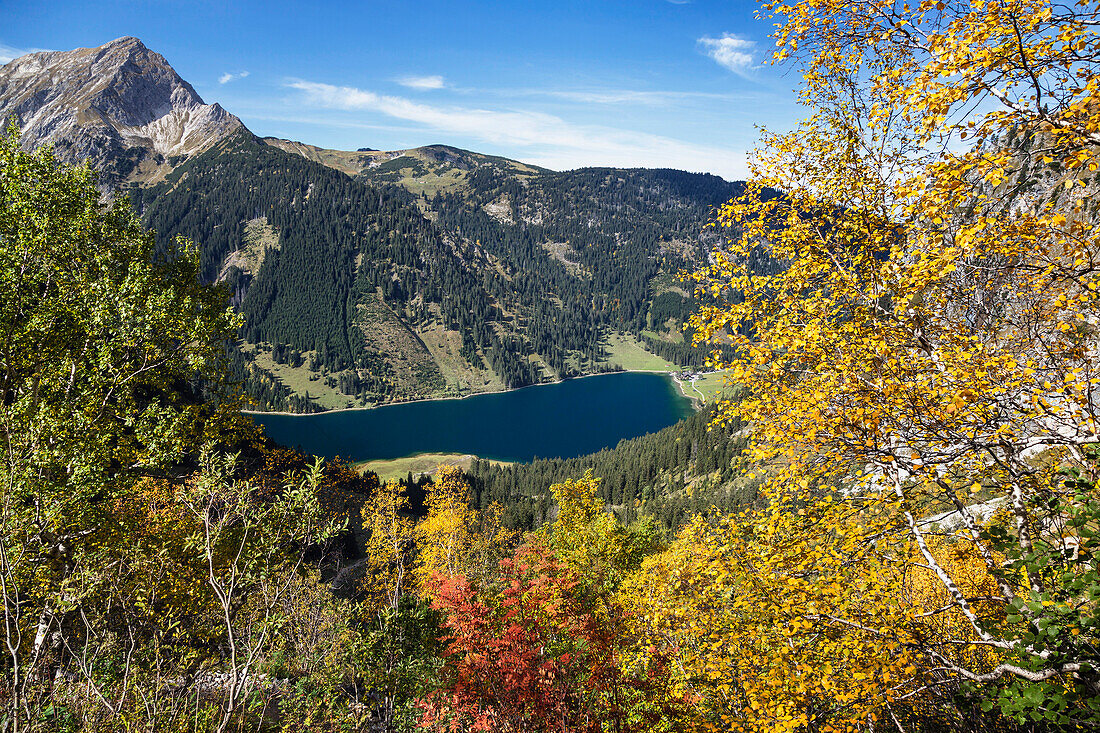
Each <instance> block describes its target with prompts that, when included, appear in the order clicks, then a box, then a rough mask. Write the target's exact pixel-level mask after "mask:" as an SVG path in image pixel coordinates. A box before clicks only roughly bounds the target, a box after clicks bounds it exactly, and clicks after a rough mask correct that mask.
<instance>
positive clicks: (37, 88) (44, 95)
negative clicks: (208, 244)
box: [0, 37, 243, 185]
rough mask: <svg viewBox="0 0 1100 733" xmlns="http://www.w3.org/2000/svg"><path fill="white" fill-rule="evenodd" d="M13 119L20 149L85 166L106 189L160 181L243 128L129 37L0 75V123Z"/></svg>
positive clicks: (0, 70) (20, 61) (15, 63)
mask: <svg viewBox="0 0 1100 733" xmlns="http://www.w3.org/2000/svg"><path fill="white" fill-rule="evenodd" d="M13 116H14V118H15V121H16V124H18V125H19V126H20V128H21V129H22V144H23V146H24V147H25V148H27V149H31V148H34V147H38V146H40V145H44V144H52V145H53V146H54V150H55V152H56V154H57V155H58V157H59V158H61V159H62V160H65V161H67V162H71V163H77V162H83V161H88V162H89V163H90V164H91V165H92V167H93V168H96V169H98V170H99V171H101V182H102V183H104V184H107V185H112V184H115V183H118V182H121V181H125V180H127V179H138V178H145V179H148V178H155V177H158V175H163V173H164V172H165V171H166V170H168V169H170V168H171V167H172V164H171V162H170V161H171V160H176V161H178V160H180V159H182V158H185V157H186V156H190V155H194V154H195V153H198V152H201V151H203V150H205V149H207V148H208V147H210V146H211V145H213V144H214V143H216V142H217V141H218V140H220V139H222V138H223V137H225V136H226V135H228V134H230V133H232V132H234V131H236V130H237V129H239V128H241V127H243V125H242V123H241V121H240V120H239V119H238V118H237V117H236V116H234V115H232V114H230V113H229V112H226V111H225V110H224V109H223V108H222V107H221V106H220V105H218V104H206V103H204V102H203V100H202V98H201V97H200V96H199V95H198V94H197V93H196V92H195V90H194V88H193V87H192V86H191V85H190V84H188V83H187V82H186V81H184V80H183V79H182V78H181V77H180V76H179V74H177V73H176V71H175V70H174V69H173V68H172V67H171V66H170V65H169V64H168V62H167V61H166V60H165V58H164V57H163V56H161V55H160V54H159V53H156V52H154V51H150V50H149V49H148V48H146V47H145V45H144V44H142V42H141V41H139V40H138V39H136V38H132V37H125V38H119V39H118V40H115V41H111V42H110V43H107V44H105V45H103V46H100V47H99V48H78V49H75V50H72V51H43V52H39V53H31V54H27V55H25V56H20V57H19V58H17V59H14V60H12V61H11V62H9V63H8V64H6V65H4V66H2V67H0V119H2V120H7V119H9V118H11V117H13Z"/></svg>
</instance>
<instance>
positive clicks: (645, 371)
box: [241, 369, 698, 417]
mask: <svg viewBox="0 0 1100 733" xmlns="http://www.w3.org/2000/svg"><path fill="white" fill-rule="evenodd" d="M626 372H629V373H632V374H667V375H668V376H669V378H670V379H672V381H673V382H675V383H676V384H677V385H679V384H680V382H679V380H677V379H676V377H675V376H674V375H675V374H676V372H670V371H668V370H665V369H621V370H619V371H614V372H596V373H595V374H578V375H577V376H575V377H569V378H568V379H559V380H557V381H555V382H539V383H538V384H528V385H526V386H524V387H516V388H515V389H495V390H489V391H487V392H471V393H470V394H464V395H459V396H456V397H427V398H425V399H422V400H394V401H393V402H386V403H384V404H381V405H371V406H369V407H341V408H339V409H335V410H324V411H322V412H286V411H281V412H280V411H275V410H241V413H242V414H244V415H286V416H288V417H310V416H312V415H328V414H332V413H336V412H356V411H361V410H380V409H383V408H386V407H392V406H394V405H410V404H419V403H422V402H449V401H454V400H465V399H469V398H471V397H480V396H482V395H490V394H505V393H507V392H519V391H520V390H524V389H533V388H535V387H550V386H552V385H555V384H561V383H562V382H570V381H573V380H575V379H588V378H589V377H606V376H608V375H610V374H623V373H626ZM679 389H680V393H681V394H683V395H684V397H687V398H688V399H690V400H694V399H695V398H694V397H692V396H691V395H689V394H687V393H686V392H684V391H683V388H682V387H679ZM693 404H694V403H693ZM696 409H698V408H696Z"/></svg>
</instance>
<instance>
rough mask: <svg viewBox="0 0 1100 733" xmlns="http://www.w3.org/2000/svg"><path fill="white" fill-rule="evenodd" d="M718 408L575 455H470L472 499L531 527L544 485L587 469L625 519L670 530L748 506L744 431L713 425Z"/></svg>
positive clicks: (540, 513)
mask: <svg viewBox="0 0 1100 733" xmlns="http://www.w3.org/2000/svg"><path fill="white" fill-rule="evenodd" d="M714 417H715V410H714V408H709V409H706V410H701V411H699V412H697V413H695V414H694V415H692V416H691V417H689V418H687V419H685V420H681V421H680V422H678V423H676V424H675V425H671V426H669V427H667V428H665V429H664V430H661V431H658V432H656V433H652V434H650V435H643V436H641V437H638V438H632V439H630V440H624V441H622V442H620V443H619V444H618V445H617V446H615V447H614V448H607V449H605V450H602V451H600V452H598V453H593V454H591V455H586V456H579V457H577V458H569V459H561V458H553V459H540V460H536V461H533V462H531V463H520V464H511V465H500V464H495V463H492V462H490V461H483V460H475V461H474V462H473V465H472V466H471V467H470V470H469V471H468V472H467V478H468V480H469V482H470V486H471V487H472V492H473V497H474V505H475V506H477V507H478V508H480V509H482V510H485V509H487V508H488V507H489V506H490V505H491V504H493V503H494V502H495V503H498V504H500V505H501V506H502V507H504V510H505V511H504V522H505V524H506V525H508V526H511V527H514V528H517V529H534V528H535V527H536V526H537V525H538V524H541V523H542V522H544V521H546V520H547V519H548V518H549V516H550V514H551V506H552V505H551V503H550V502H551V499H552V497H550V496H549V495H547V493H546V487H547V486H550V485H552V484H558V483H562V482H564V481H567V480H568V479H570V478H572V477H575V476H581V475H583V474H584V472H585V471H592V472H593V473H594V474H595V475H596V476H598V477H600V478H601V482H600V484H599V492H598V496H599V498H600V500H601V501H602V502H604V503H605V504H606V505H607V506H609V507H610V508H611V510H612V511H614V513H615V515H616V516H617V517H618V518H619V520H620V521H622V522H623V524H625V525H631V524H633V523H635V522H636V521H638V520H639V519H641V518H643V517H649V518H652V519H656V520H657V522H658V523H659V525H660V527H661V530H662V531H664V532H668V533H671V532H674V531H675V530H676V529H677V528H678V527H680V526H681V525H682V524H684V523H685V522H686V521H688V520H689V519H690V518H691V517H693V516H696V515H698V514H706V513H708V512H711V511H718V512H728V511H735V510H737V509H740V508H743V507H746V506H750V505H751V504H752V503H753V502H754V501H755V499H756V498H757V496H756V481H755V480H753V479H749V478H747V477H746V476H745V474H746V473H747V471H746V467H745V464H744V463H743V461H742V453H743V451H744V449H745V447H746V445H747V438H746V436H745V435H744V433H743V431H742V430H741V429H740V428H741V426H740V425H738V424H736V423H732V424H730V425H728V426H725V427H722V428H712V427H711V422H712V421H713V420H714Z"/></svg>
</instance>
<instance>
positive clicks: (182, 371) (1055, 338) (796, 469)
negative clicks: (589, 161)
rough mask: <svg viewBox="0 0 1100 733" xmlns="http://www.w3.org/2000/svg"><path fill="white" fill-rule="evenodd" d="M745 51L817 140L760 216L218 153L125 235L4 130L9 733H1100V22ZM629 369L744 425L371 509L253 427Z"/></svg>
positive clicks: (938, 31)
mask: <svg viewBox="0 0 1100 733" xmlns="http://www.w3.org/2000/svg"><path fill="white" fill-rule="evenodd" d="M759 12H760V14H761V16H762V17H763V18H764V19H766V20H768V21H769V22H772V23H774V24H775V26H774V33H773V36H772V39H771V40H772V41H774V43H775V52H774V57H773V59H772V60H773V61H774V62H775V63H776V64H780V65H785V67H786V68H790V69H792V70H793V71H794V72H796V73H795V74H794V75H793V76H794V78H795V79H796V80H797V82H796V83H797V84H798V85H799V95H800V100H801V102H802V103H804V104H805V105H806V106H807V108H808V112H809V114H808V116H807V118H806V120H805V121H804V122H802V123H800V124H799V126H798V127H796V128H795V129H794V130H792V131H790V132H786V133H780V132H765V133H764V134H763V137H762V139H761V142H760V144H759V148H758V150H756V151H755V153H754V157H753V158H752V161H751V170H750V172H751V176H750V177H749V179H748V180H747V181H746V182H745V183H743V184H728V183H725V182H724V181H722V180H721V179H718V178H716V177H713V176H706V175H700V174H687V173H680V172H676V171H666V170H620V169H605V168H599V169H595V168H593V169H580V170H577V171H572V172H564V173H557V172H553V171H548V170H545V169H541V168H535V167H533V166H522V164H517V163H514V162H510V161H506V160H504V159H499V158H491V157H489V156H478V155H476V154H467V153H465V152H464V151H455V150H454V149H449V148H447V149H444V148H442V147H441V146H436V147H434V148H432V149H428V150H430V152H431V153H432V155H436V156H437V157H440V158H444V159H447V160H450V159H451V158H453V159H454V161H458V163H460V164H461V165H463V166H466V167H465V168H462V169H461V175H459V176H451V179H449V180H453V181H459V179H461V183H462V185H457V184H455V185H450V184H449V186H448V187H440V188H439V189H438V190H435V191H432V192H431V193H430V195H429V193H428V191H427V190H426V189H425V190H422V191H421V192H420V194H417V193H414V192H413V191H412V190H411V189H410V188H408V187H407V186H408V185H409V184H408V181H409V180H410V178H409V176H410V175H411V174H409V171H412V172H413V173H414V174H416V175H422V174H423V175H422V177H423V176H427V175H428V174H432V175H435V173H433V169H432V168H431V165H433V164H430V163H426V162H424V161H423V160H421V159H419V158H413V157H411V156H408V155H406V156H402V157H404V158H407V159H406V160H402V157H394V158H392V159H390V160H388V161H387V162H382V163H379V164H378V165H376V166H374V167H373V168H370V167H369V166H368V167H365V168H363V169H362V170H359V171H352V174H349V173H348V172H347V171H341V170H336V169H335V168H334V167H331V166H326V165H324V164H322V163H321V162H317V161H313V160H311V159H309V157H308V156H307V155H305V154H298V153H293V152H288V151H287V150H284V149H283V148H281V147H279V146H277V145H275V144H269V143H268V142H264V141H263V140H261V139H259V138H256V137H255V136H253V135H252V134H251V133H250V132H248V131H247V130H246V129H244V128H243V126H241V127H239V128H234V129H233V131H232V132H231V134H227V135H225V136H223V137H222V138H220V139H219V140H218V141H217V142H216V143H214V144H213V145H212V146H211V147H209V148H208V149H206V150H204V151H202V152H200V153H198V154H195V155H192V156H190V157H189V158H187V159H186V160H178V161H175V163H173V164H172V166H174V167H172V169H171V170H170V172H167V173H166V177H165V178H164V180H160V181H157V182H155V183H153V184H152V185H148V186H146V187H132V188H130V189H128V190H127V191H125V194H128V195H111V194H110V192H109V191H105V190H104V189H103V188H100V183H101V182H100V180H99V179H97V175H96V173H95V172H94V171H92V170H91V169H90V168H89V167H87V166H83V165H71V164H68V163H64V162H61V161H60V160H59V159H58V157H57V156H56V155H55V152H54V151H53V150H51V149H50V148H49V147H42V148H38V149H35V150H26V149H24V146H23V145H22V144H21V139H20V134H21V133H20V130H19V129H18V126H17V125H16V124H12V125H11V127H10V128H9V129H8V132H7V133H6V134H5V135H4V136H3V137H0V276H2V277H3V279H4V282H3V287H2V288H0V331H2V334H3V338H0V436H2V439H3V449H4V450H3V452H2V458H0V601H2V604H0V607H2V610H3V624H2V626H0V635H2V640H3V654H0V658H2V661H0V732H3V733H7V732H9V731H10V733H32V732H33V733H46V732H50V733H54V732H58V733H60V732H62V731H65V732H70V731H95V732H98V731H104V732H106V731H136V730H142V731H178V732H180V733H183V732H185V731H186V732H189V733H197V732H199V731H217V733H223V732H225V731H245V730H250V731H317V732H318V733H320V732H325V733H328V732H332V731H364V732H366V731H371V732H378V731H384V732H387V733H389V732H397V731H417V730H421V731H437V732H439V733H443V732H444V731H467V730H469V731H502V732H506V733H521V732H522V733H533V732H543V731H544V732H545V733H567V732H568V733H612V732H613V733H624V732H639V733H641V732H646V733H649V732H654V733H680V732H689V733H690V732H694V731H699V732H700V733H701V732H703V731H738V732H744V733H748V732H749V731H753V732H755V731H776V732H789V733H826V732H834V731H835V732H840V731H861V732H864V731H865V732H866V733H872V732H874V731H882V730H898V731H912V732H914V733H918V732H919V733H925V732H927V733H933V732H937V733H938V732H940V731H952V732H955V731H957V732H959V733H1016V732H1017V731H1040V732H1043V733H1046V732H1048V731H1049V732H1050V733H1063V732H1064V733H1069V732H1071V731H1082V730H1086V731H1087V730H1095V729H1097V728H1100V553H1098V547H1097V542H1098V538H1100V489H1098V482H1100V407H1098V405H1097V403H1096V399H1095V397H1096V394H1097V390H1098V388H1100V362H1098V354H1100V348H1098V347H1100V344H1098V334H1097V329H1096V324H1097V322H1100V265H1098V263H1100V220H1098V218H1097V216H1098V212H1097V207H1096V204H1095V195H1096V193H1097V189H1098V185H1100V184H1098V181H1097V176H1096V171H1097V169H1098V167H1100V132H1098V130H1100V100H1098V99H1097V95H1098V91H1097V90H1098V88H1100V82H1098V80H1100V34H1098V32H1097V28H1098V27H1100V7H1098V6H1096V5H1095V4H1094V3H1088V2H1082V3H1078V4H1075V5H1072V6H1062V5H1052V4H1050V3H1049V2H1042V1H1040V0H1034V1H1033V0H1007V1H1006V2H997V3H989V2H981V3H978V2H973V3H972V2H959V3H954V2H946V1H945V2H931V1H929V2H920V3H917V4H915V5H897V4H894V3H886V2H880V1H879V0H872V1H871V2H868V3H860V4H852V3H836V2H832V1H831V0H801V2H798V3H796V4H791V5H775V4H765V5H763V6H761V8H760V11H759ZM123 40H124V41H126V39H123ZM134 40H135V39H129V41H126V43H123V44H122V45H125V46H126V47H128V48H130V49H133V48H134V47H135V46H134V44H133V43H132V41H134ZM710 40H714V39H710ZM726 40H734V41H736V39H730V38H727V39H726ZM716 42H717V41H716ZM138 45H140V43H138ZM738 48H743V44H742V46H738ZM86 50H87V49H80V50H79V52H80V54H83V53H84V51H86ZM50 53H55V52H50ZM97 53H98V52H97ZM104 53H105V52H104ZM35 58H37V59H39V60H41V59H43V58H49V57H48V56H37V57H35ZM66 58H73V57H66ZM97 58H99V57H98V56H97ZM4 68H8V67H7V66H5V67H4ZM20 68H22V67H20ZM165 73H166V72H165ZM232 76H233V75H232V74H229V75H228V77H232ZM423 83H427V84H431V83H434V82H431V81H430V80H429V82H423ZM442 83H443V81H442V80H441V79H440V80H439V84H442ZM182 88H183V87H176V91H179V89H182ZM184 91H186V90H184ZM192 91H193V90H192ZM173 93H175V92H173ZM181 94H182V93H181ZM216 112H217V110H214V111H213V112H211V111H210V109H209V108H206V113H208V114H215V113H216ZM223 112H224V110H223ZM96 114H98V115H99V116H100V117H104V116H106V115H107V112H106V111H104V110H99V111H98V112H97V113H96ZM91 117H95V115H92V116H91ZM91 117H89V119H90V118H91ZM96 119H99V118H96ZM219 119H224V118H219ZM238 122H239V121H238ZM130 127H133V126H130ZM105 134H106V133H105ZM284 142H285V141H284ZM317 151H320V152H317ZM448 151H450V152H448ZM360 152H363V151H360ZM374 152H377V151H374ZM331 153H332V151H324V150H321V149H315V150H314V152H313V153H311V154H313V155H315V156H318V157H323V155H322V154H331ZM463 156H465V157H463ZM132 157H133V160H134V161H136V162H134V164H133V166H134V167H137V166H138V164H139V163H141V164H146V163H149V161H146V160H143V159H140V157H141V156H140V155H139V154H137V153H134V154H133V156H132ZM341 160H344V159H341ZM433 160H435V158H433ZM154 162H156V161H154ZM161 162H163V161H161ZM452 162H453V161H452ZM156 163H157V165H159V164H160V163H159V162H156ZM177 164H178V165H177ZM448 165H450V163H448ZM157 170H162V169H157ZM163 170H164V171H167V170H168V169H167V168H165V169H163ZM418 171H419V172H418ZM517 171H518V172H517ZM436 172H438V171H436ZM447 174H448V175H451V174H450V172H448V173H447ZM421 183H423V181H421ZM714 197H717V198H719V199H720V201H718V202H717V203H713V202H712V199H713V198H714ZM713 206H717V208H716V209H712V208H711V207H713ZM708 223H713V225H714V226H707V225H708ZM704 227H705V229H704ZM680 269H683V270H684V271H685V273H686V279H684V280H674V279H673V278H672V277H671V276H670V275H671V274H672V273H673V272H675V271H679V270H680ZM681 327H685V332H686V333H687V334H688V336H689V338H688V339H687V340H685V339H683V338H682V336H681ZM610 333H617V334H619V335H626V336H630V337H631V338H632V339H634V342H636V343H647V344H649V347H650V348H651V350H652V351H654V352H656V353H658V354H666V355H667V356H668V357H669V358H670V359H671V358H672V357H673V356H675V357H676V361H679V362H681V363H684V364H693V363H697V359H698V356H699V354H700V353H703V352H705V353H706V354H708V355H709V359H710V361H711V362H712V363H717V364H719V365H721V366H722V367H724V368H725V370H726V371H725V373H726V375H727V376H728V377H729V380H730V381H731V382H732V383H733V384H734V385H735V389H730V390H728V391H725V392H723V393H721V394H720V395H719V396H717V397H715V398H713V399H712V400H711V401H710V402H709V403H708V404H707V405H706V406H705V408H704V409H702V410H700V411H699V412H698V413H696V414H695V415H693V416H692V417H689V418H688V419H686V420H684V421H682V422H680V423H678V424H676V425H673V426H671V427H668V428H666V429H664V430H662V431H660V432H658V433H655V434H651V435H646V436H642V437H640V438H635V439H633V440H629V441H623V442H622V443H620V444H619V445H618V446H616V447H615V448H609V449H607V450H604V451H601V452H599V453H596V454H593V455H589V456H582V457H579V458H572V459H567V460H541V461H534V462H531V463H528V464H522V465H519V464H517V465H499V464H494V463H491V462H489V461H482V460H474V461H473V463H472V464H471V466H470V468H469V470H468V471H463V470H461V469H459V468H456V467H453V466H443V467H440V468H439V469H438V470H437V471H436V472H435V473H434V474H433V475H431V476H426V475H425V476H419V477H416V476H413V475H412V474H411V473H410V474H409V475H408V476H407V477H406V478H405V479H404V480H397V481H385V482H384V481H380V480H379V477H378V476H377V475H376V474H374V473H371V472H370V471H363V470H359V469H358V468H357V467H355V466H352V465H349V464H347V463H346V462H344V461H341V460H339V459H338V458H333V459H328V460H326V459H322V458H318V457H315V456H306V455H302V454H300V453H297V452H295V451H293V450H289V449H286V448H284V447H280V446H278V445H276V444H274V443H273V442H272V441H271V440H269V439H268V438H266V437H265V436H264V435H263V434H262V431H260V430H259V428H257V427H256V425H255V423H254V422H253V421H252V420H251V419H250V418H249V417H248V415H247V414H245V413H244V412H242V410H245V409H247V408H248V407H249V406H250V405H254V404H255V402H260V403H262V404H263V405H264V406H266V407H272V406H276V407H284V408H288V409H293V410H295V411H307V410H313V409H318V407H319V405H318V404H317V400H315V399H314V396H311V394H310V393H309V391H308V390H310V389H316V390H318V394H320V393H321V392H323V391H324V390H328V391H327V392H325V394H331V393H337V394H339V395H341V398H343V397H347V398H348V401H354V400H359V402H360V403H365V402H370V403H376V402H381V401H386V400H390V399H409V398H412V397H416V396H424V395H425V394H435V393H436V392H437V391H445V390H447V389H451V388H454V389H455V390H456V391H460V390H459V387H461V386H462V385H463V384H466V385H470V384H473V383H474V382H472V381H469V380H470V379H471V376H470V375H474V376H475V377H476V379H478V380H481V381H480V382H479V384H480V386H482V387H486V386H488V387H493V388H498V387H499V388H503V387H514V386H519V385H524V384H530V383H532V382H535V381H538V380H542V379H549V378H557V377H564V376H567V375H569V374H572V373H573V372H574V371H585V370H592V369H596V368H598V367H600V366H601V365H602V366H603V367H607V366H608V364H607V361H606V359H605V358H604V357H605V355H604V354H602V353H601V351H602V350H603V349H605V348H610V344H611V342H610V341H609V340H608V335H609V334H610ZM693 341H694V342H696V344H697V345H692V342H693ZM621 345H622V342H618V346H619V347H620V348H621ZM448 349H450V350H449V351H448ZM399 356H400V358H399ZM649 356H653V354H652V353H650V354H649ZM445 357H446V358H445ZM462 364H464V365H466V366H463V367H462V368H461V369H459V367H458V366H456V365H462ZM277 367H278V368H277ZM283 367H285V368H286V369H285V370H282V369H283ZM280 370H282V371H280ZM290 370H299V371H297V372H293V371H290ZM278 375H283V376H278ZM288 375H293V376H294V378H300V379H303V380H305V384H307V385H309V386H302V385H301V384H296V385H295V386H293V387H292V386H291V385H290V384H289V380H290V378H291V376H288ZM494 375H495V376H494ZM284 377H285V379H286V380H287V381H284ZM463 379H467V382H463V381H462V380H463ZM494 379H495V380H497V381H495V382H494V381H493V380H494ZM594 381H595V380H594ZM456 384H457V385H458V387H456V386H455V385H456ZM294 419H298V418H294Z"/></svg>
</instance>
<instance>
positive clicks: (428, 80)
mask: <svg viewBox="0 0 1100 733" xmlns="http://www.w3.org/2000/svg"><path fill="white" fill-rule="evenodd" d="M397 83H398V84H400V85H401V86H403V87H408V88H409V89H416V90H418V91H427V90H430V89H442V88H443V87H444V86H446V84H444V82H443V77H442V76H438V75H436V76H403V77H401V78H400V79H398V80H397Z"/></svg>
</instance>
